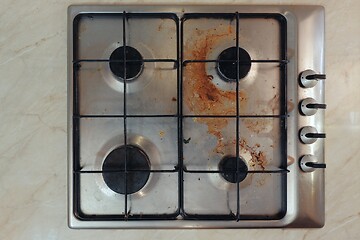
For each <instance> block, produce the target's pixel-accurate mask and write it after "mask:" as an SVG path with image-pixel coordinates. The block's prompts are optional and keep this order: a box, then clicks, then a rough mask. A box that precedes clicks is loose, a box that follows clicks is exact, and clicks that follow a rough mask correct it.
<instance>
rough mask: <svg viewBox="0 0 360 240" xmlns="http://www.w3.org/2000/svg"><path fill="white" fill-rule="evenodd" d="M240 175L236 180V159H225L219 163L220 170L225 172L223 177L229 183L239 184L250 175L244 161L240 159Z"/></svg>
mask: <svg viewBox="0 0 360 240" xmlns="http://www.w3.org/2000/svg"><path fill="white" fill-rule="evenodd" d="M239 160H240V161H239V171H240V172H239V173H238V175H237V180H236V157H229V156H228V157H224V158H223V159H221V161H220V163H219V170H220V171H224V172H222V173H221V176H222V177H223V178H224V179H225V180H226V181H228V182H231V183H237V182H242V181H243V180H244V179H245V178H246V175H247V173H248V167H247V166H246V163H245V162H244V160H243V159H242V158H241V157H239Z"/></svg>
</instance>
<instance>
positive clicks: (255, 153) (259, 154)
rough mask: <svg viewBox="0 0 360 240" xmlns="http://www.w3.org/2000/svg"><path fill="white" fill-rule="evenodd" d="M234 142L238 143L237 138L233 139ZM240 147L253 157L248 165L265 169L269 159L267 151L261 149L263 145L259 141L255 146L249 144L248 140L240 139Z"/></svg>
mask: <svg viewBox="0 0 360 240" xmlns="http://www.w3.org/2000/svg"><path fill="white" fill-rule="evenodd" d="M233 144H236V140H234V141H233ZM239 147H240V149H241V151H243V152H246V153H247V152H248V153H250V155H251V159H250V160H248V166H249V167H250V168H252V170H265V167H266V165H267V164H268V161H267V159H266V156H265V153H264V152H263V151H261V150H260V147H261V145H260V144H259V143H256V144H255V145H254V146H249V145H248V144H247V142H246V140H244V139H240V141H239Z"/></svg>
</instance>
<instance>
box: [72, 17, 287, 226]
mask: <svg viewBox="0 0 360 240" xmlns="http://www.w3.org/2000/svg"><path fill="white" fill-rule="evenodd" d="M104 14H105V15H106V13H83V14H80V15H79V16H78V17H77V18H76V19H75V20H74V33H73V37H74V38H73V41H74V46H75V50H74V59H73V72H74V75H73V84H74V85H73V89H74V92H73V96H74V97H73V154H74V155H73V161H74V163H73V166H74V169H73V191H74V199H73V209H74V215H75V216H77V218H79V219H81V220H83V221H93V220H101V221H115V220H129V221H130V220H179V219H185V220H232V221H241V220H249V219H251V220H255V219H261V220H269V219H280V218H281V217H282V216H283V215H284V213H285V212H283V213H281V214H280V215H278V216H256V215H251V216H248V215H242V214H241V210H240V192H239V184H240V181H235V182H236V183H235V184H236V189H237V210H236V212H234V213H233V212H230V213H229V214H226V215H223V214H189V213H187V211H186V208H185V207H184V183H183V180H184V173H186V174H191V173H196V174H198V173H207V174H219V173H220V174H222V175H228V174H229V173H231V174H233V173H234V171H235V180H236V179H239V178H241V176H242V174H243V170H244V169H243V166H242V164H241V159H240V156H239V142H240V137H239V119H240V118H247V117H251V118H264V117H270V118H280V119H281V120H282V121H283V122H284V124H282V126H283V127H282V129H281V143H280V145H281V151H282V152H281V155H282V156H287V153H286V148H287V145H286V142H287V139H286V119H287V102H286V99H287V98H286V65H287V62H288V61H287V58H286V49H287V48H286V41H287V40H286V19H285V18H284V17H283V16H282V15H280V14H276V13H189V14H184V15H183V17H182V18H181V19H179V18H178V16H177V15H176V14H172V13H127V12H122V13H118V14H114V13H112V15H116V16H120V17H122V23H123V25H122V36H123V39H122V41H123V46H122V48H120V50H121V49H122V50H123V54H117V57H116V58H115V57H114V58H110V59H77V54H76V48H77V39H78V33H79V28H78V21H79V19H80V18H81V17H88V18H90V19H93V18H94V16H95V15H104ZM129 18H144V19H148V18H158V19H172V20H173V21H174V22H175V25H176V32H177V34H180V36H177V38H176V47H177V49H178V50H180V51H177V59H141V58H140V57H135V59H128V58H131V56H129V55H128V54H127V53H126V49H129V46H127V42H126V36H127V34H128V33H127V27H126V21H127V19H129ZM204 18H205V19H209V18H212V19H214V18H215V19H226V20H230V21H236V29H237V30H236V46H235V49H241V46H240V43H239V35H240V32H239V23H240V21H241V20H240V19H246V18H258V19H269V18H273V19H275V20H277V21H278V22H279V25H280V59H275V60H268V59H251V60H250V61H249V59H246V61H247V62H250V63H251V64H255V63H264V64H266V63H278V64H279V71H280V82H281V96H280V100H281V102H280V105H281V106H280V114H279V115H271V116H268V115H240V114H239V80H240V79H241V77H242V75H244V74H245V72H246V71H247V70H246V69H244V70H243V69H242V67H240V64H239V63H241V59H240V58H242V56H244V53H242V51H241V50H240V51H235V52H236V59H235V60H236V61H235V62H236V64H235V67H234V66H232V68H233V69H236V74H235V75H233V73H230V75H228V76H227V77H229V78H230V79H232V81H234V82H236V107H237V108H236V109H237V111H236V114H235V115H226V116H223V115H201V116H196V115H195V116H194V115H185V114H183V110H182V102H183V94H182V90H181V89H182V79H183V76H182V71H180V69H183V68H185V67H186V66H187V65H188V64H191V63H199V62H203V63H204V62H213V63H217V64H218V65H219V66H223V64H224V63H225V62H227V60H223V59H222V58H219V59H214V60H213V59H207V60H197V59H183V58H182V56H181V55H180V54H179V52H181V54H183V42H182V41H183V34H184V32H183V29H184V27H183V25H184V23H185V22H186V21H187V20H189V19H193V20H196V19H204ZM180 23H181V25H180ZM180 39H181V40H180ZM180 41H181V42H180ZM120 50H119V51H120ZM232 55H233V53H232ZM119 58H120V59H119ZM121 58H123V59H121ZM83 62H109V64H110V66H111V65H112V66H115V65H114V64H113V63H114V62H116V63H117V64H116V66H120V65H118V64H119V63H120V64H122V65H123V67H122V68H120V67H116V68H117V69H122V70H119V71H118V72H116V70H115V72H116V73H115V74H116V75H118V76H119V77H120V78H121V77H122V78H124V76H127V77H129V78H131V76H136V74H138V72H139V68H141V67H140V66H142V65H143V63H145V62H169V63H174V69H176V71H177V86H178V89H177V93H178V96H177V97H178V105H177V114H176V115H158V114H148V115H129V114H128V113H127V103H126V100H127V98H126V96H127V93H126V85H127V81H124V84H123V85H124V91H123V94H124V100H123V103H124V113H123V114H122V115H83V114H80V111H79V83H78V76H77V75H78V74H77V73H78V71H79V69H80V68H81V63H83ZM130 62H131V63H136V64H135V65H134V66H136V67H135V68H136V71H132V70H131V68H129V66H130V65H128V64H129V63H130ZM248 67H249V65H248ZM220 69H222V67H220ZM128 71H130V73H127V72H128ZM221 71H223V74H224V72H227V70H224V69H222V70H221ZM226 74H227V73H226ZM128 84H130V83H128ZM109 117H113V118H121V119H123V125H124V126H123V128H124V146H125V147H124V151H125V154H124V156H125V160H124V165H123V168H121V169H120V170H119V171H118V172H119V173H122V175H123V177H124V183H125V187H124V189H128V191H125V192H124V196H125V197H124V199H125V204H124V211H123V212H124V213H125V214H108V215H103V214H86V213H84V212H82V211H81V206H80V175H82V174H94V173H101V174H104V175H105V176H106V174H107V172H112V173H113V172H114V171H112V170H111V171H109V170H108V169H107V168H105V169H103V170H101V171H85V170H82V168H81V166H80V144H81V143H80V119H81V118H89V119H93V118H109ZM128 117H132V118H144V117H157V118H159V117H163V118H169V117H171V118H173V117H176V118H177V130H178V131H177V133H178V136H177V137H178V141H177V143H178V164H177V165H176V166H174V169H168V170H152V169H149V170H145V172H146V173H147V174H151V173H177V174H178V208H177V210H176V211H175V212H174V213H172V214H131V213H130V208H129V204H128V195H129V194H130V193H131V192H132V191H131V189H130V188H129V187H128V186H126V185H127V184H128V179H129V178H130V173H129V172H131V171H129V169H130V168H131V167H130V165H128V164H127V162H128V161H127V156H128V154H127V151H128V150H129V149H128V147H127V146H129V144H128V143H127V131H128V130H127V120H128V119H127V118H128ZM193 117H204V118H206V117H211V118H233V119H236V156H234V157H235V160H236V164H235V169H234V171H227V169H223V171H221V170H205V169H204V170H189V169H187V168H186V166H184V163H183V151H182V149H183V142H184V141H183V140H184V138H183V126H182V124H183V120H184V119H185V118H193ZM129 151H131V150H129ZM115 172H116V171H115ZM135 172H136V170H135ZM142 172H144V170H142ZM247 172H248V174H250V173H260V174H271V173H278V174H281V177H282V185H283V186H281V187H282V191H283V192H282V199H281V204H282V209H283V211H286V175H287V173H288V170H287V169H286V158H285V159H283V164H282V166H281V168H280V169H278V170H262V171H257V170H251V171H250V170H249V171H247ZM121 192H123V191H121Z"/></svg>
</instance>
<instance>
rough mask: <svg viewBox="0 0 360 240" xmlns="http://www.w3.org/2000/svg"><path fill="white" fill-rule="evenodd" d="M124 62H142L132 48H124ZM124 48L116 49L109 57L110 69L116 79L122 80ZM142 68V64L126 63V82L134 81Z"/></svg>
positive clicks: (136, 51) (137, 52) (141, 58)
mask: <svg viewBox="0 0 360 240" xmlns="http://www.w3.org/2000/svg"><path fill="white" fill-rule="evenodd" d="M125 51H126V61H128V60H139V61H142V60H143V57H142V56H141V54H140V53H139V51H138V50H136V49H135V48H133V47H130V46H126V47H125ZM123 60H124V47H123V46H121V47H118V48H117V49H115V50H114V51H113V52H112V53H111V55H110V62H109V65H110V69H111V71H112V72H113V74H115V75H116V76H117V77H119V78H121V79H124V62H121V61H123ZM111 61H119V62H111ZM143 68H144V63H143V62H126V80H127V81H130V80H134V79H136V78H137V77H138V76H139V75H140V74H141V72H142V70H143Z"/></svg>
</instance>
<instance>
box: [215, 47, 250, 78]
mask: <svg viewBox="0 0 360 240" xmlns="http://www.w3.org/2000/svg"><path fill="white" fill-rule="evenodd" d="M236 59H237V51H236V47H230V48H227V49H225V50H224V51H222V52H221V53H220V55H219V57H218V60H219V61H226V62H218V64H217V71H218V73H219V75H220V77H221V78H222V79H223V80H225V81H228V82H235V81H236ZM231 61H233V62H231ZM239 61H240V62H241V63H239V79H242V78H244V77H246V75H247V74H248V72H249V71H250V68H251V62H250V61H251V58H250V55H249V53H248V52H247V51H246V50H245V49H243V48H240V47H239Z"/></svg>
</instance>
